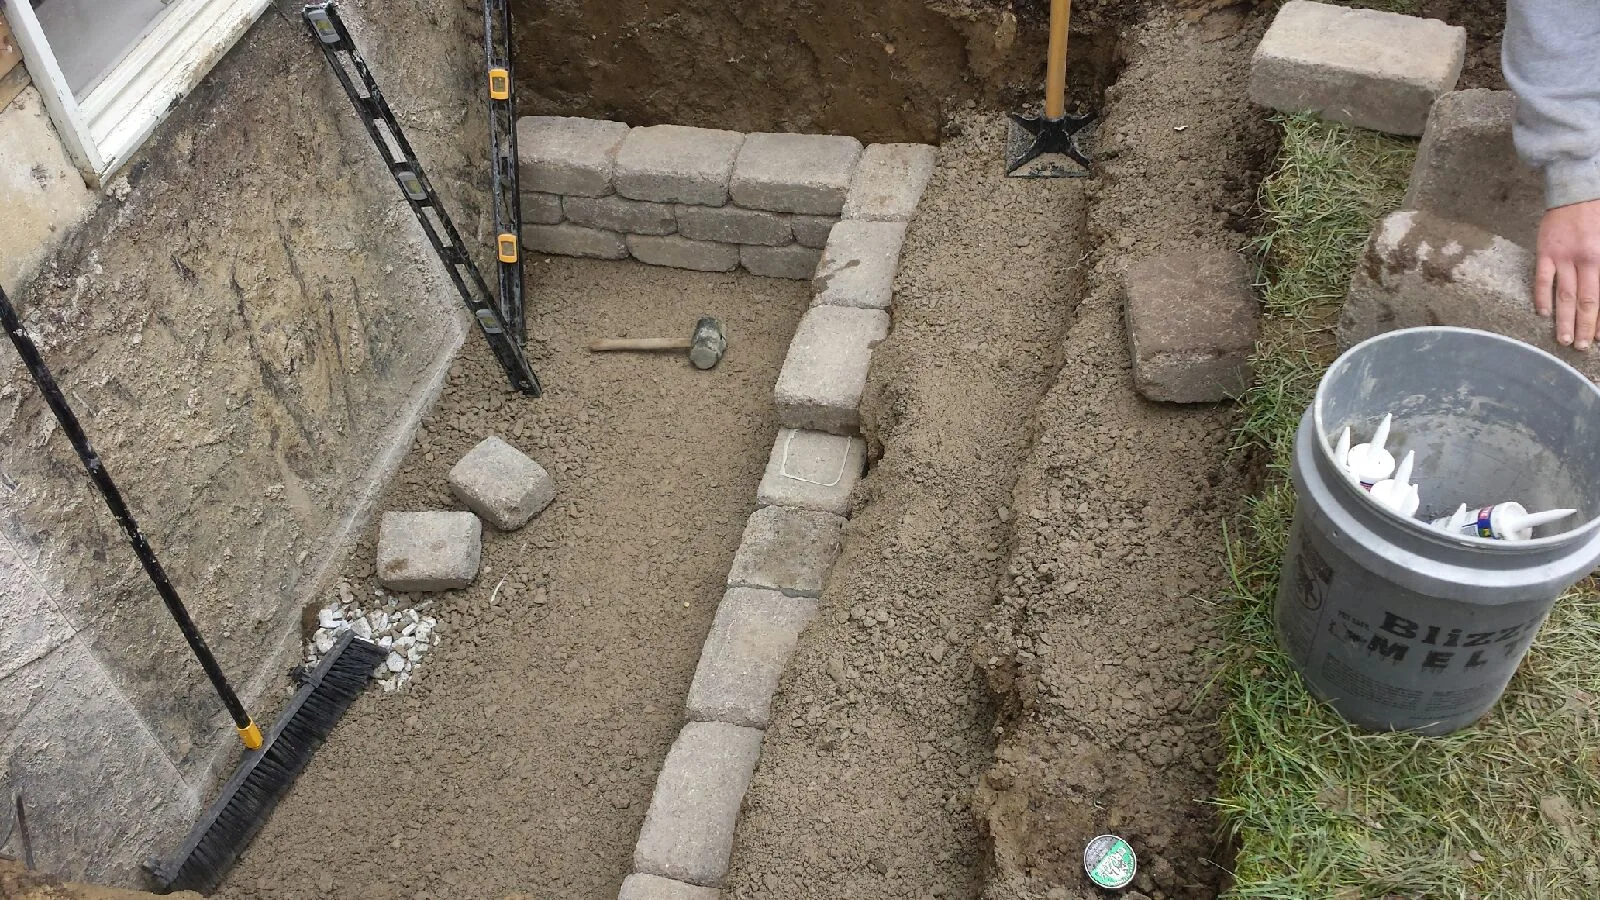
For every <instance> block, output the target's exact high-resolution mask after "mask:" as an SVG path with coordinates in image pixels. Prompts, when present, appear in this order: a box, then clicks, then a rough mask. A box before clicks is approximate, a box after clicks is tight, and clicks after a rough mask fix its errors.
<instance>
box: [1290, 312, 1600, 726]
mask: <svg viewBox="0 0 1600 900" xmlns="http://www.w3.org/2000/svg"><path fill="white" fill-rule="evenodd" d="M1385 413H1393V414H1394V430H1393V431H1392V432H1391V435H1390V438H1389V441H1388V448H1389V450H1390V452H1392V453H1393V454H1394V456H1395V458H1396V459H1399V458H1400V457H1402V456H1403V455H1404V454H1405V452H1406V451H1407V450H1415V451H1416V454H1417V458H1416V470H1415V473H1414V475H1413V476H1412V480H1413V481H1414V482H1415V483H1416V484H1418V485H1419V487H1420V488H1421V492H1422V508H1421V510H1420V511H1419V512H1418V519H1416V520H1409V519H1402V518H1400V517H1398V516H1396V515H1395V514H1393V513H1390V512H1388V511H1386V510H1384V509H1382V508H1381V507H1379V506H1378V504H1377V503H1376V502H1375V501H1374V500H1373V499H1372V498H1371V497H1370V496H1368V495H1367V493H1366V492H1365V491H1363V490H1362V489H1361V488H1360V487H1359V486H1357V485H1356V484H1354V483H1352V482H1351V481H1350V479H1349V478H1347V477H1346V476H1345V475H1344V473H1343V472H1342V471H1341V470H1340V469H1339V468H1338V467H1337V465H1336V464H1335V462H1334V457H1333V449H1334V448H1333V445H1334V442H1336V441H1337V440H1338V436H1339V432H1340V431H1341V430H1342V429H1343V428H1344V427H1345V426H1346V425H1348V426H1350V427H1351V428H1352V429H1353V431H1354V432H1355V435H1356V441H1357V442H1359V441H1361V440H1363V439H1364V438H1365V436H1366V435H1369V434H1371V432H1372V430H1373V428H1374V427H1375V426H1376V425H1377V423H1378V421H1379V420H1380V419H1382V418H1383V415H1384V414H1385ZM1293 475H1294V485H1295V489H1296V490H1297V491H1298V492H1299V504H1298V506H1297V507H1296V509H1295V515H1294V527H1293V530H1292V531H1291V533H1290V536H1289V544H1288V549H1287V550H1286V551H1285V553H1284V560H1283V574H1282V577H1281V580H1280V581H1279V584H1278V597H1277V608H1276V610H1275V615H1274V619H1275V622H1276V625H1277V632H1278V640H1279V642H1280V644H1281V645H1282V646H1283V648H1284V650H1285V651H1286V652H1287V653H1288V654H1289V656H1290V658H1291V659H1292V660H1293V662H1294V665H1295V667H1296V669H1297V670H1298V671H1299V672H1300V674H1301V675H1302V676H1303V677H1304V679H1305V681H1306V684H1307V685H1308V686H1309V687H1310V688H1311V691H1312V693H1314V694H1316V695H1317V696H1318V697H1320V698H1322V699H1323V700H1326V701H1327V702H1328V703H1329V704H1331V705H1332V706H1333V708H1334V709H1336V710H1337V711H1338V712H1339V714H1340V715H1342V716H1344V718H1346V719H1347V720H1349V721H1350V722H1353V723H1354V724H1356V725H1359V726H1361V727H1363V728H1370V729H1375V730H1415V731H1419V732H1421V733H1423V734H1446V733H1448V732H1451V731H1454V730H1456V729H1458V728H1462V727H1465V726H1466V725H1469V724H1471V723H1472V722H1473V721H1474V720H1475V719H1477V718H1478V717H1479V716H1481V715H1483V714H1484V713H1485V712H1487V711H1488V710H1489V709H1490V707H1492V706H1494V704H1495V701H1497V700H1499V699H1500V694H1501V692H1503V691H1504V690H1505V686H1506V682H1507V681H1509V680H1510V679H1511V675H1512V673H1514V672H1515V671H1516V668H1517V665H1518V663H1520V662H1521V661H1522V657H1523V654H1524V653H1526V652H1527V649H1528V645H1529V644H1531V643H1532V642H1533V638H1534V635H1535V633H1536V632H1538V630H1539V626H1540V625H1542V624H1543V623H1544V619H1545V616H1546V615H1548V614H1549V612H1550V608H1551V606H1553V605H1554V603H1555V600H1556V598H1557V597H1558V596H1560V595H1561V593H1562V592H1564V591H1565V590H1566V589H1567V588H1569V587H1571V586H1572V585H1573V584H1575V583H1576V582H1577V581H1578V580H1579V579H1581V578H1583V577H1584V576H1586V575H1587V574H1589V572H1590V571H1591V570H1593V569H1594V567H1595V564H1596V562H1597V561H1600V390H1597V389H1596V388H1595V386H1594V384H1592V383H1591V382H1590V381H1589V380H1588V379H1587V378H1585V377H1584V376H1583V375H1581V374H1580V373H1579V372H1578V371H1577V370H1576V369H1573V368H1572V367H1571V366H1569V365H1567V364H1566V363H1563V362H1562V361H1561V360H1559V359H1556V358H1555V357H1554V356H1551V355H1550V354H1548V353H1545V352H1544V351H1542V350H1538V349H1536V348H1534V347H1530V346H1528V345H1527V344H1523V343H1521V342H1519V341H1515V340H1512V339H1510V338H1507V337H1503V336H1501V335H1497V334H1490V333H1488V332H1484V331H1475V330H1472V329H1467V328H1409V329H1406V330H1403V331H1393V332H1389V333H1387V334H1382V335H1379V336H1378V337H1375V338H1372V339H1371V340H1368V341H1365V342H1363V343H1361V344H1358V345H1356V346H1355V347H1352V348H1351V349H1350V350H1349V351H1348V352H1346V353H1345V354H1344V355H1343V356H1341V357H1339V359H1338V360H1337V361H1335V362H1334V364H1333V366H1332V367H1330V368H1329V369H1328V371H1327V373H1326V374H1325V375H1324V376H1323V379H1322V384H1321V385H1320V386H1319V387H1318V388H1317V396H1316V401H1315V402H1314V403H1313V404H1312V405H1311V408H1310V409H1308V410H1306V413H1305V416H1304V417H1303V418H1302V419H1301V420H1300V428H1299V431H1298V432H1297V433H1296V435H1295V446H1294V464H1293ZM1507 500H1517V501H1520V502H1521V503H1522V504H1523V505H1524V506H1526V507H1528V508H1529V509H1549V508H1560V507H1569V508H1576V509H1577V510H1578V514H1577V515H1576V516H1573V517H1571V518H1569V519H1566V520H1564V521H1562V522H1558V523H1555V524H1553V525H1547V526H1544V527H1542V528H1540V529H1537V530H1536V531H1535V532H1534V538H1533V539H1532V540H1529V541H1520V542H1511V541H1495V540H1491V539H1488V538H1481V537H1471V536H1462V535H1459V534H1455V535H1453V534H1447V533H1445V532H1443V531H1438V530H1434V529H1432V528H1429V527H1428V524H1427V522H1428V520H1430V519H1433V518H1436V517H1441V516H1448V515H1450V514H1451V513H1452V512H1454V511H1455V509H1456V507H1457V505H1458V504H1461V503H1465V504H1467V505H1468V507H1469V508H1476V507H1480V506H1485V505H1488V504H1491V503H1498V502H1502V501H1507Z"/></svg>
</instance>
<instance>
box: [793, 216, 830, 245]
mask: <svg viewBox="0 0 1600 900" xmlns="http://www.w3.org/2000/svg"><path fill="white" fill-rule="evenodd" d="M838 222H839V220H838V219H837V218H836V217H834V216H794V217H793V218H791V219H790V220H789V227H790V228H792V229H794V239H795V241H796V242H797V243H799V244H800V246H802V247H811V248H814V249H817V250H820V249H822V248H823V247H825V246H827V243H828V233H829V232H830V231H832V230H833V226H834V225H836V224H838Z"/></svg>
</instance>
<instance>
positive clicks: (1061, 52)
mask: <svg viewBox="0 0 1600 900" xmlns="http://www.w3.org/2000/svg"><path fill="white" fill-rule="evenodd" d="M1071 18H1072V0H1050V58H1049V61H1048V63H1047V65H1046V68H1045V74H1044V114H1045V116H1046V117H1047V118H1051V119H1059V118H1061V117H1062V116H1064V115H1066V113H1067V20H1068V19H1071Z"/></svg>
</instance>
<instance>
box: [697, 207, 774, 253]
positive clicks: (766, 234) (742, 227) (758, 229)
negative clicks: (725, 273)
mask: <svg viewBox="0 0 1600 900" xmlns="http://www.w3.org/2000/svg"><path fill="white" fill-rule="evenodd" d="M677 213H678V233H679V234H681V235H683V236H684V237H686V238H693V239H694V240H697V241H719V242H721V243H724V244H764V245H766V246H771V247H778V246H782V245H784V244H787V243H789V241H791V240H793V237H794V236H793V233H792V232H791V231H790V230H789V217H788V216H785V215H782V214H780V213H772V212H766V211H764V210H759V209H740V208H739V207H737V206H721V207H711V206H679V207H678V208H677Z"/></svg>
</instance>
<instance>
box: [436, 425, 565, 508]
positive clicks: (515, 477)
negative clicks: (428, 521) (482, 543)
mask: <svg viewBox="0 0 1600 900" xmlns="http://www.w3.org/2000/svg"><path fill="white" fill-rule="evenodd" d="M446 481H448V482H449V484H450V492H451V493H453V494H455V495H456V499H458V500H460V501H461V502H462V503H465V504H466V505H467V508H468V509H470V510H472V511H473V512H475V513H477V514H478V516H479V517H480V518H482V519H483V520H484V521H485V522H488V523H489V524H490V525H493V526H494V527H496V528H498V529H500V530H501V531H515V530H516V529H518V528H521V527H522V526H524V525H526V524H528V520H529V519H532V518H533V517H534V516H536V515H538V514H539V513H540V512H541V511H543V510H544V508H545V507H546V506H549V505H550V501H551V500H554V499H555V498H556V486H555V482H554V481H553V480H552V479H551V478H550V473H549V472H546V471H545V469H544V466H541V465H539V464H538V463H537V462H534V461H533V459H532V458H530V457H529V456H528V455H527V454H525V453H523V452H522V451H521V450H518V449H517V448H515V447H513V446H511V445H510V444H508V443H506V442H505V441H503V440H501V439H500V438H498V437H495V436H493V435H490V436H489V437H486V438H484V439H483V440H481V441H479V442H478V445H477V446H476V447H473V448H472V449H471V450H469V451H467V455H466V456H463V457H461V460H460V461H459V462H457V463H456V464H455V465H454V466H453V467H451V469H450V474H449V475H447V476H446Z"/></svg>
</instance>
